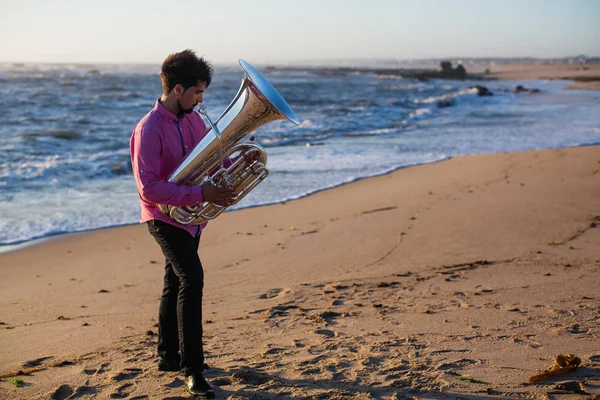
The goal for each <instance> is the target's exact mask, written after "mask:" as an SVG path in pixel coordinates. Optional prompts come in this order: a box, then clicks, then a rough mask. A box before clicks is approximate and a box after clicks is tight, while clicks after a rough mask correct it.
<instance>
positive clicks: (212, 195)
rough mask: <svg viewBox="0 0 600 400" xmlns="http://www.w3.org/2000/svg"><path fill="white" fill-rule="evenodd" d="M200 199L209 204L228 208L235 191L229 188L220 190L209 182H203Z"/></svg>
mask: <svg viewBox="0 0 600 400" xmlns="http://www.w3.org/2000/svg"><path fill="white" fill-rule="evenodd" d="M202 198H203V199H204V201H208V202H209V203H214V204H217V205H219V206H224V207H228V206H230V205H232V204H233V202H234V201H235V191H234V190H233V189H231V188H222V187H218V186H215V185H213V184H212V183H210V182H205V183H203V184H202Z"/></svg>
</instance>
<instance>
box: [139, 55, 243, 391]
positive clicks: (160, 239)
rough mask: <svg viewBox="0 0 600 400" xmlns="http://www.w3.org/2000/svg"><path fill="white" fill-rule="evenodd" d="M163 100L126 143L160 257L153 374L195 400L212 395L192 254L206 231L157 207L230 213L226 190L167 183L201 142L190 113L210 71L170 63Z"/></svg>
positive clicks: (180, 61)
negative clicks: (173, 377) (168, 375)
mask: <svg viewBox="0 0 600 400" xmlns="http://www.w3.org/2000/svg"><path fill="white" fill-rule="evenodd" d="M160 76H161V80H162V86H163V94H162V96H161V98H160V99H158V100H157V102H156V105H155V106H154V108H153V109H152V110H151V111H150V112H149V113H148V114H146V116H145V117H144V118H142V119H141V121H140V122H139V123H138V124H137V125H136V127H135V129H134V131H133V134H132V136H131V141H130V150H131V164H132V168H133V175H134V177H135V180H136V183H137V187H138V194H139V196H140V201H141V206H142V216H141V220H140V222H146V223H147V224H148V230H149V231H150V234H151V235H152V236H153V237H154V239H155V240H156V242H157V243H158V244H159V246H160V248H161V250H162V252H163V254H164V256H165V278H164V287H163V293H162V297H161V301H160V308H159V317H158V355H159V357H160V358H159V363H158V368H159V370H161V371H179V370H181V371H182V372H183V373H184V374H185V377H186V378H185V386H186V388H187V390H188V391H189V392H190V393H192V394H194V395H196V396H199V397H201V398H213V397H214V395H215V393H214V391H213V389H212V388H211V387H210V385H209V384H208V383H207V382H206V380H205V379H204V376H203V374H202V371H203V366H204V351H203V347H202V289H203V286H204V272H203V269H202V264H201V263H200V258H199V257H198V246H199V243H200V235H201V232H202V228H204V227H205V226H206V223H204V224H202V225H196V226H184V225H180V224H178V223H176V222H175V221H173V220H172V219H171V218H169V217H167V216H165V215H163V214H162V213H161V212H160V211H159V210H158V208H157V206H156V205H157V204H168V205H172V206H188V205H193V204H200V203H202V202H203V201H208V202H211V203H215V204H219V205H224V206H229V205H231V204H232V201H233V198H234V191H233V189H226V188H219V187H216V186H214V185H212V184H210V183H204V184H203V185H201V186H196V187H190V186H178V185H176V184H173V183H170V182H168V177H169V176H170V174H171V173H172V172H173V171H174V170H175V169H176V168H177V167H178V166H179V165H180V164H181V162H182V161H183V160H184V159H185V158H186V156H187V155H188V154H189V153H190V152H191V151H192V150H193V149H194V147H195V146H196V144H198V143H199V142H200V140H201V139H202V138H203V137H204V136H205V135H206V126H205V124H204V122H203V121H202V118H201V117H200V115H199V114H198V113H196V112H193V110H194V107H195V106H196V105H197V104H198V103H201V102H202V100H203V94H204V90H205V89H206V88H207V87H208V86H209V85H210V82H211V80H212V67H211V65H210V64H209V63H208V62H207V61H205V60H204V59H203V58H202V57H198V56H196V54H195V53H194V52H193V51H191V50H185V51H182V52H180V53H175V54H171V55H169V56H168V57H167V58H166V59H165V61H164V63H163V65H162V69H161V75H160Z"/></svg>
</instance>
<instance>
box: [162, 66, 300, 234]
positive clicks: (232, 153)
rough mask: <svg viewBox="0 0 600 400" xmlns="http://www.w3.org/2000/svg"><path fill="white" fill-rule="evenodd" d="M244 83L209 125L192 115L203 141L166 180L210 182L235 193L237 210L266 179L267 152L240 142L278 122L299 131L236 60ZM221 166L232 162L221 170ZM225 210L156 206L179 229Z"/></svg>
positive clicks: (276, 97) (287, 111) (290, 114)
mask: <svg viewBox="0 0 600 400" xmlns="http://www.w3.org/2000/svg"><path fill="white" fill-rule="evenodd" d="M239 64H240V66H241V67H242V70H243V71H244V75H245V76H244V79H243V80H242V84H241V86H240V89H239V90H238V92H237V94H236V96H235V97H234V99H233V101H232V102H231V103H230V104H229V106H227V108H226V109H225V111H223V113H222V114H221V116H220V117H219V118H218V119H217V120H216V122H214V123H213V122H212V120H211V119H210V118H209V117H208V113H207V109H206V107H205V106H201V107H200V108H199V109H198V110H197V112H198V113H200V115H201V116H202V117H203V118H204V120H205V121H206V122H208V125H209V127H208V131H207V133H206V136H205V137H204V138H203V139H202V140H201V141H200V143H198V144H197V145H196V147H195V148H194V150H193V151H192V152H191V153H190V154H189V155H188V156H187V157H186V159H185V160H184V161H183V162H182V163H181V165H180V166H179V167H177V169H176V170H175V171H174V172H173V173H172V174H171V176H169V182H172V183H175V184H177V185H186V186H197V185H201V184H203V183H204V182H207V181H210V182H211V183H212V184H213V185H215V186H220V187H230V188H232V189H234V191H235V197H234V199H233V203H232V204H231V205H230V206H232V205H235V204H237V203H238V202H239V201H240V200H241V199H243V198H244V197H245V196H246V195H247V194H248V193H250V191H251V190H252V189H254V188H255V187H256V186H257V185H258V184H259V183H261V182H262V181H263V180H264V179H265V178H266V177H267V176H268V175H269V170H268V169H267V167H266V165H267V152H266V151H265V149H264V148H263V147H262V146H261V145H260V144H258V143H255V142H253V141H249V140H242V139H243V138H244V137H245V136H246V135H248V134H249V133H251V132H252V131H254V130H255V129H256V128H258V127H260V126H262V125H264V124H266V123H268V122H271V121H275V120H279V119H283V120H285V119H287V120H289V121H291V122H293V123H294V124H296V125H298V124H299V123H300V121H299V120H298V118H297V117H296V114H295V113H294V111H293V110H292V108H291V107H290V106H289V105H288V104H287V103H286V101H285V100H284V99H283V97H281V95H280V94H279V93H277V91H276V90H275V88H273V86H271V84H270V83H269V82H268V81H267V80H266V79H265V78H264V77H263V76H262V75H261V74H260V72H258V71H257V70H256V69H255V68H254V67H253V66H252V65H250V64H248V63H247V62H246V61H244V60H241V59H240V60H239ZM225 160H233V161H232V162H231V165H227V166H226V165H225ZM230 206H221V205H218V204H214V203H210V202H204V203H202V204H198V205H191V206H185V207H177V206H170V205H166V204H158V205H157V207H158V209H159V210H160V212H162V213H163V214H164V215H166V216H168V217H170V218H171V219H173V220H174V221H175V222H178V223H180V224H182V225H198V224H201V223H203V222H205V221H208V220H211V219H214V218H216V217H217V216H218V215H219V214H221V213H222V212H223V211H225V210H226V209H227V208H228V207H230Z"/></svg>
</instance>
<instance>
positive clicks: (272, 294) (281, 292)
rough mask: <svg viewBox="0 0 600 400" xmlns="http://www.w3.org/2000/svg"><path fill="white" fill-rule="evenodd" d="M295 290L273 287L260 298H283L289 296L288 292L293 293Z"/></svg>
mask: <svg viewBox="0 0 600 400" xmlns="http://www.w3.org/2000/svg"><path fill="white" fill-rule="evenodd" d="M292 292H293V290H292V288H284V289H281V288H275V289H271V290H269V291H267V293H263V294H261V295H260V296H258V298H259V299H274V298H278V299H280V298H282V297H285V296H287V295H288V294H290V293H292Z"/></svg>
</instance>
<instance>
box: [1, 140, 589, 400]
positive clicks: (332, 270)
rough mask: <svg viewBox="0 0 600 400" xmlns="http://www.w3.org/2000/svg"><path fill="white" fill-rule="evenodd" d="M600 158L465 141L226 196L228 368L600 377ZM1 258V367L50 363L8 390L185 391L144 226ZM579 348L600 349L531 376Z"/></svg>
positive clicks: (392, 387) (550, 386)
mask: <svg viewBox="0 0 600 400" xmlns="http://www.w3.org/2000/svg"><path fill="white" fill-rule="evenodd" d="M599 174H600V146H585V147H574V148H557V149H549V150H540V151H527V152H513V153H494V154H485V155H471V156H459V157H453V158H451V159H449V160H446V161H442V162H437V163H433V164H423V165H420V166H416V167H412V168H402V169H399V170H395V171H393V172H391V173H388V174H386V175H380V176H377V177H371V178H368V179H361V180H359V181H357V182H353V183H349V184H344V185H341V186H338V187H336V188H334V189H328V190H324V191H320V192H318V193H315V194H312V195H309V196H307V197H304V198H302V199H299V200H295V201H289V202H287V203H284V204H275V205H269V206H264V207H262V206H261V207H255V208H248V209H242V210H235V211H231V212H227V213H225V214H224V215H222V216H220V217H219V218H218V219H217V220H216V221H214V222H212V223H211V224H210V225H209V227H208V228H207V230H206V231H205V232H204V233H203V238H202V244H201V249H200V254H201V257H202V261H203V265H204V268H205V273H206V285H205V295H204V313H205V315H204V318H203V320H204V322H205V330H206V354H207V363H208V364H209V366H210V369H209V370H207V377H208V380H209V382H211V383H212V384H213V385H214V386H215V387H216V389H217V395H218V396H219V397H220V398H229V399H232V400H233V399H239V398H248V397H251V396H262V397H261V398H277V397H283V398H298V397H315V396H325V397H326V398H332V399H335V398H339V399H342V398H344V399H357V400H358V399H367V398H378V399H392V398H399V397H400V398H402V396H416V397H418V398H419V397H420V398H423V397H426V398H431V399H448V398H454V397H457V396H462V397H470V396H481V390H484V391H485V392H486V396H487V398H490V399H492V398H507V397H510V396H509V394H511V393H512V394H518V395H519V396H538V397H539V396H547V395H548V393H549V392H551V391H556V389H554V386H556V385H557V384H558V383H559V382H561V381H566V380H569V381H575V382H578V383H579V382H582V383H581V384H582V385H584V387H583V388H584V389H585V390H586V391H587V392H588V393H591V394H592V395H595V394H600V389H599V386H598V385H595V384H594V383H593V382H595V381H598V380H600V374H599V373H598V371H600V353H599V352H598V349H597V347H595V344H596V343H598V340H600V330H598V325H597V321H598V318H599V317H598V316H597V312H598V311H599V310H600V309H599V308H598V304H597V293H596V292H597V287H598V284H600V281H599V279H600V278H599V276H598V273H597V272H598V268H600V249H599V248H598V246H597V243H598V242H599V241H600V215H598V209H597V199H598V196H599V195H600V192H599V190H600V188H598V185H597V179H598V176H599ZM0 263H1V264H2V265H3V279H2V281H0V310H2V314H1V315H2V318H1V320H0V343H2V344H1V345H0V346H2V347H1V350H2V351H0V374H7V373H11V372H15V371H18V370H19V369H27V368H29V369H31V368H34V369H35V368H41V370H38V371H34V372H32V373H30V374H26V375H22V376H21V377H22V379H23V380H24V382H25V383H26V386H24V387H21V388H15V387H14V386H12V385H11V384H10V379H12V378H10V379H8V378H5V379H0V391H3V392H5V393H7V395H9V396H10V397H11V398H13V399H31V398H48V397H52V396H54V397H55V398H67V397H68V396H70V395H73V394H75V393H77V395H81V396H83V397H85V396H88V397H94V396H98V397H103V398H105V397H111V396H112V397H119V396H120V397H125V396H127V397H136V396H141V398H155V397H157V398H162V397H165V396H181V395H183V394H184V393H185V391H184V389H183V387H182V384H181V382H182V381H181V378H180V377H178V375H177V374H176V373H162V372H158V371H157V370H156V356H155V345H156V327H155V323H156V312H157V307H158V296H159V295H160V289H161V284H162V265H161V264H162V256H161V254H160V250H159V249H158V246H156V244H155V243H154V242H153V241H152V238H151V237H150V235H148V233H147V232H146V231H145V229H144V227H143V226H141V225H140V224H135V225H131V226H124V227H118V228H107V229H102V230H97V231H92V232H85V233H73V234H68V235H64V236H62V237H60V238H58V239H57V240H49V241H46V242H45V243H40V244H38V245H36V246H31V247H28V248H26V249H23V250H18V251H12V252H9V253H3V254H0ZM560 352H564V353H565V354H566V353H573V354H576V355H577V356H579V357H581V359H582V360H583V365H582V367H581V368H579V369H577V370H575V371H573V372H571V373H569V374H568V375H565V376H563V377H559V378H556V379H550V380H548V381H544V382H540V383H537V384H535V385H523V384H522V383H523V382H524V381H527V379H528V378H529V377H530V376H532V375H534V374H536V373H538V372H539V371H542V370H544V369H545V368H547V367H548V366H549V365H551V363H552V360H553V358H554V357H555V356H556V355H557V354H558V353H560ZM584 381H585V382H587V383H583V382H584ZM69 393H70V394H69ZM61 396H62V397H61ZM143 396H146V397H143ZM394 396H395V397H394ZM453 396H454V397H453ZM257 398H258V397H257Z"/></svg>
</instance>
